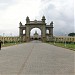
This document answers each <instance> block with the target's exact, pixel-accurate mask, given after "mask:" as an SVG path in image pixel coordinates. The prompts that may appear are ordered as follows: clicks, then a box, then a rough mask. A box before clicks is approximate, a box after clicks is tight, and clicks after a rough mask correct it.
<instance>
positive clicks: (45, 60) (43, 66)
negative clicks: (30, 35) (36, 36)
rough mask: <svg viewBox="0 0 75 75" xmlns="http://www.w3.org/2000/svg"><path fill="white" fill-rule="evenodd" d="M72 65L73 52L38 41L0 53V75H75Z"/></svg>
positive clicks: (4, 49) (5, 49)
mask: <svg viewBox="0 0 75 75" xmlns="http://www.w3.org/2000/svg"><path fill="white" fill-rule="evenodd" d="M74 63H75V62H74V51H71V50H68V49H64V48H60V47H56V46H52V45H50V44H46V43H41V42H38V41H33V42H30V43H25V44H19V45H15V46H10V47H5V48H2V50H1V51H0V75H75V74H74V66H75V65H74Z"/></svg>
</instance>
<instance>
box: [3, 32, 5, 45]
mask: <svg viewBox="0 0 75 75" xmlns="http://www.w3.org/2000/svg"><path fill="white" fill-rule="evenodd" d="M4 34H5V33H3V45H4Z"/></svg>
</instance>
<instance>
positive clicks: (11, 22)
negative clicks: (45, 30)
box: [0, 0, 74, 36]
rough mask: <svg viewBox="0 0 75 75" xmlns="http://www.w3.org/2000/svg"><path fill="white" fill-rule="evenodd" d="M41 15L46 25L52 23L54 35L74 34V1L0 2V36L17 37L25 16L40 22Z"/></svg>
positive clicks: (19, 0)
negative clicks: (44, 18)
mask: <svg viewBox="0 0 75 75" xmlns="http://www.w3.org/2000/svg"><path fill="white" fill-rule="evenodd" d="M43 15H44V16H45V17H46V23H47V24H50V22H51V21H53V22H54V35H64V33H69V32H74V0H0V35H3V33H5V35H11V33H12V35H13V36H15V35H18V34H19V28H18V27H19V22H20V21H21V22H22V23H23V24H25V23H26V21H25V19H26V16H29V18H30V20H35V19H37V20H41V18H42V16H43ZM38 32H39V31H38Z"/></svg>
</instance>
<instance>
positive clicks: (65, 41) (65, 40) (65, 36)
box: [65, 33, 66, 47]
mask: <svg viewBox="0 0 75 75" xmlns="http://www.w3.org/2000/svg"><path fill="white" fill-rule="evenodd" d="M65 47H66V33H65Z"/></svg>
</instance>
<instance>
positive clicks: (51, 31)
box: [50, 21, 53, 37]
mask: <svg viewBox="0 0 75 75" xmlns="http://www.w3.org/2000/svg"><path fill="white" fill-rule="evenodd" d="M50 26H51V29H50V34H51V36H52V37H53V21H52V22H51V23H50Z"/></svg>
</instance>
